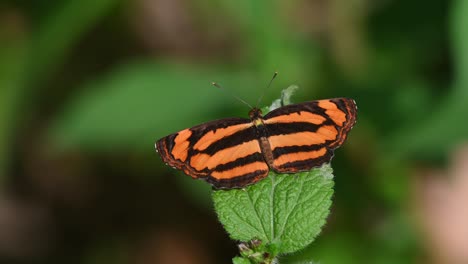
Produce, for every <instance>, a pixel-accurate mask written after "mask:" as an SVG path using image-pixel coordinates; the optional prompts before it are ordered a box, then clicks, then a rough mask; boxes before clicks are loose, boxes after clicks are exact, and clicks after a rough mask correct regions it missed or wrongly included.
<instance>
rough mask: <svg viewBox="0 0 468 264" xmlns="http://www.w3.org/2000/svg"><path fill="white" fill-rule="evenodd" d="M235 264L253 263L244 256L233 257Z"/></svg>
mask: <svg viewBox="0 0 468 264" xmlns="http://www.w3.org/2000/svg"><path fill="white" fill-rule="evenodd" d="M232 263H233V264H252V262H250V260H249V259H247V258H243V257H235V258H233V259H232Z"/></svg>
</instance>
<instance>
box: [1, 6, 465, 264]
mask: <svg viewBox="0 0 468 264" xmlns="http://www.w3.org/2000/svg"><path fill="white" fill-rule="evenodd" d="M275 70H278V71H279V73H280V74H279V76H278V77H277V79H276V80H275V82H274V83H273V85H272V87H271V88H270V89H269V90H268V91H267V94H266V96H265V98H264V100H263V103H264V104H265V105H267V104H269V103H270V102H271V100H273V99H275V98H277V97H278V96H279V95H280V91H281V90H282V89H284V88H286V87H287V86H289V85H290V84H296V85H298V86H299V87H300V90H299V92H298V94H297V95H296V97H295V98H293V99H295V100H296V101H297V102H299V101H305V100H313V99H322V98H330V97H351V98H354V99H355V100H356V102H357V104H358V107H359V112H358V122H357V125H356V126H355V127H354V129H353V130H352V131H351V133H350V135H349V138H348V140H347V142H346V143H345V145H344V146H343V147H342V148H341V149H339V150H338V151H336V157H335V159H334V160H333V163H332V165H333V168H334V170H335V176H336V188H335V190H336V191H335V196H334V204H333V207H332V212H331V215H330V217H329V221H328V224H327V225H326V227H325V229H324V230H323V233H322V234H321V236H320V237H319V238H318V239H317V240H316V241H315V242H314V243H313V244H312V245H311V246H309V247H308V248H306V249H304V250H303V251H301V252H300V253H298V254H296V255H294V256H288V257H285V258H284V259H283V263H295V262H297V261H301V260H305V259H313V260H315V261H320V263H325V264H343V263H344V264H347V263H350V264H353V263H377V264H384V263H385V264H386V263H441V264H445V263H447V264H452V263H453V264H463V263H468V212H467V211H468V206H467V203H468V117H467V116H468V74H467V73H468V1H464V0H453V1H446V0H429V1H423V0H412V1H403V0H380V1H374V0H328V1H327V0H289V1H279V0H274V1H267V0H257V1H248V0H238V1H229V0H219V1H215V0H197V1H188V0H135V1H125V0H93V1H91V0H81V1H74V0H62V1H59V0H51V1H21V0H17V1H14V0H2V1H1V2H0V188H1V189H2V190H1V192H0V263H83V264H95V263H116V264H124V263H132V264H133V263H137V264H146V263H162V264H165V263H182V264H185V263H187V264H189V263H203V264H210V263H230V259H231V258H232V257H233V256H235V255H236V254H237V249H236V244H235V242H234V241H230V240H229V238H228V235H227V234H226V233H225V232H224V230H223V228H222V226H221V225H220V224H219V222H218V221H217V218H216V215H215V213H214V211H213V209H212V204H211V198H210V187H209V186H208V184H206V183H204V182H200V181H193V180H191V179H190V178H189V177H187V176H184V175H182V174H181V173H179V172H176V171H174V170H172V169H170V168H168V167H167V166H164V165H163V164H162V162H161V161H160V158H159V157H158V156H157V154H156V153H155V151H154V142H155V140H157V139H159V138H160V137H163V136H165V135H167V134H169V133H173V132H176V131H178V130H181V129H184V128H186V127H190V126H193V125H196V124H198V123H201V122H205V121H209V120H212V119H217V118H224V117H230V116H240V117H247V112H248V110H249V109H248V108H247V107H245V106H244V105H242V104H240V103H239V102H237V101H236V100H234V99H233V98H232V97H230V96H229V95H228V94H227V93H225V92H222V91H219V90H217V89H216V88H213V87H212V86H210V83H211V82H212V81H217V82H219V83H220V84H222V85H223V86H224V87H226V89H228V90H230V91H232V93H234V94H236V95H238V96H240V97H242V98H244V99H245V100H246V101H248V102H250V103H252V104H255V102H256V100H257V99H258V98H259V96H260V94H261V93H262V92H263V91H264V90H265V87H266V85H267V83H268V81H269V80H270V78H271V76H272V74H273V72H274V71H275Z"/></svg>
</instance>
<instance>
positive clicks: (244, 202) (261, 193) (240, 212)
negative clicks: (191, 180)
mask: <svg viewBox="0 0 468 264" xmlns="http://www.w3.org/2000/svg"><path fill="white" fill-rule="evenodd" d="M332 194H333V175H332V169H331V167H330V166H329V165H324V166H323V167H321V168H317V169H313V170H311V171H310V172H303V173H297V174H275V173H270V175H269V176H268V177H267V178H266V179H264V180H262V181H261V182H259V183H257V184H254V185H251V186H248V187H247V188H245V189H234V190H229V191H225V190H219V191H214V192H213V201H214V205H215V210H216V212H217V214H218V217H219V219H220V221H221V223H222V224H223V225H224V227H225V229H226V230H227V231H228V233H229V234H230V236H231V238H232V239H235V240H239V241H243V242H248V241H252V240H260V241H261V242H262V244H264V245H265V246H266V247H271V246H274V247H275V248H276V254H285V253H291V252H294V251H297V250H300V249H302V248H304V247H305V246H307V245H308V244H310V243H311V242H312V241H313V240H314V238H315V237H316V236H317V235H318V234H319V232H320V230H321V228H322V226H323V225H324V224H325V219H326V217H327V216H328V214H329V210H330V206H331V197H332ZM262 250H265V248H263V249H262ZM271 251H272V250H271V248H270V249H269V250H268V252H269V253H272V252H271ZM276 254H272V255H276Z"/></svg>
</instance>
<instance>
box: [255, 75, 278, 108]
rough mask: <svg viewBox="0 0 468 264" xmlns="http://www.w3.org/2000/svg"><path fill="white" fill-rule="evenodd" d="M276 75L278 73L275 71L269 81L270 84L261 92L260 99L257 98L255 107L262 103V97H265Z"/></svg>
mask: <svg viewBox="0 0 468 264" xmlns="http://www.w3.org/2000/svg"><path fill="white" fill-rule="evenodd" d="M277 75H278V71H275V73H274V74H273V77H271V80H270V82H269V83H268V86H267V87H266V89H265V90H263V93H262V95H261V96H260V98H258V101H257V104H256V106H257V107H258V105H259V104H260V102H261V101H262V99H263V96H264V95H265V92H266V91H267V90H268V89H269V88H270V86H271V83H272V82H273V80H274V79H275V78H276V76H277Z"/></svg>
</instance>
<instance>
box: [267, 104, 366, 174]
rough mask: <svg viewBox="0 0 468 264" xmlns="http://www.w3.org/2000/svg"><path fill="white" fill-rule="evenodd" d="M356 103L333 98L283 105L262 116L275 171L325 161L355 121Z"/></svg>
mask: <svg viewBox="0 0 468 264" xmlns="http://www.w3.org/2000/svg"><path fill="white" fill-rule="evenodd" d="M356 113H357V108H356V103H355V102H354V100H352V99H348V98H334V99H326V100H317V101H310V102H305V103H300V104H293V105H287V106H284V107H281V108H278V109H276V110H273V111H271V112H270V113H268V114H267V115H265V117H264V123H265V126H266V130H267V131H268V141H269V143H270V148H271V151H272V152H273V159H274V160H273V168H272V169H274V170H275V171H277V172H281V173H291V172H298V171H307V170H310V169H311V168H314V167H319V166H321V165H322V164H323V163H327V162H329V161H330V160H331V159H332V157H333V151H334V150H335V149H336V148H338V147H340V146H341V145H342V144H343V142H344V140H345V139H346V136H347V134H348V132H349V131H350V130H351V128H352V127H353V125H354V123H355V122H356Z"/></svg>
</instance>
